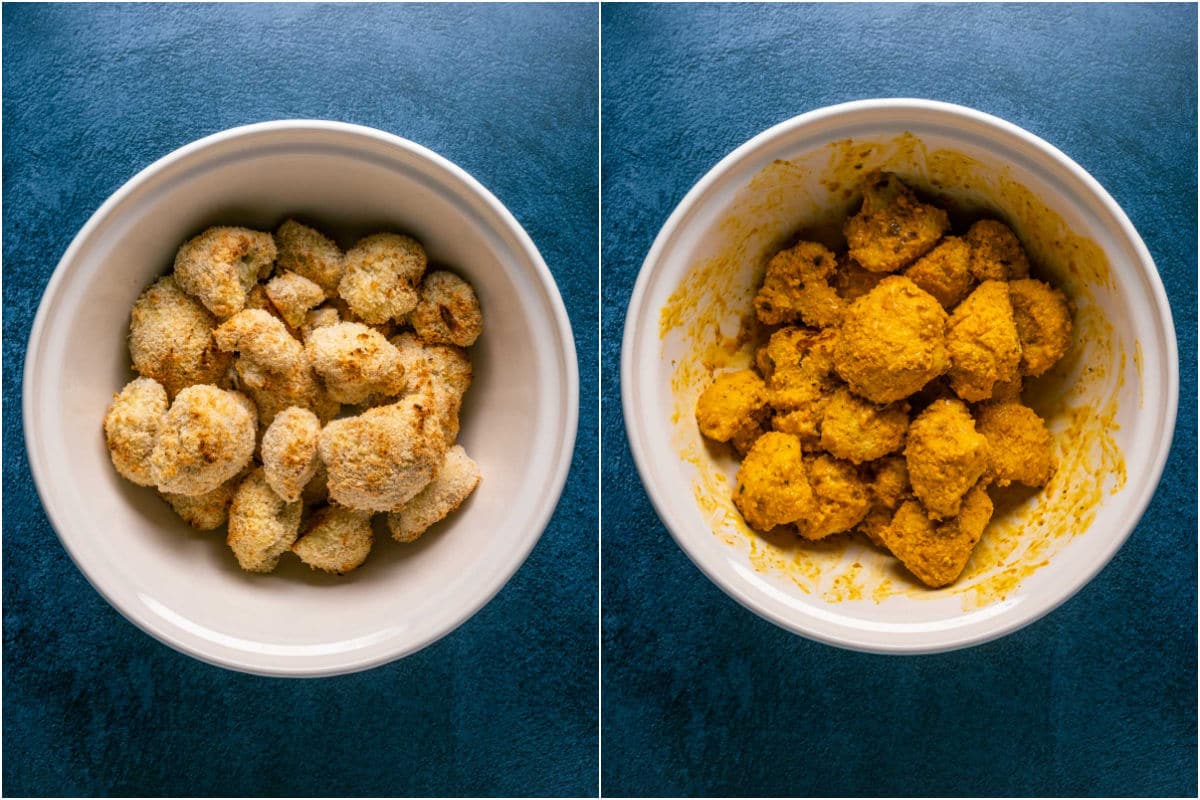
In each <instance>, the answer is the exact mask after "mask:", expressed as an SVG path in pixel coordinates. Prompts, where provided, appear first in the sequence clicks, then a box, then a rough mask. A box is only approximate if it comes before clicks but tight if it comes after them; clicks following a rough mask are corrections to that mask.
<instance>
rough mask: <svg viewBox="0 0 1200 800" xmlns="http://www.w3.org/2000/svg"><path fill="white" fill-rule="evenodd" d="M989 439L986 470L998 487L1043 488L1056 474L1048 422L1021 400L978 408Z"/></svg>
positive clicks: (981, 422)
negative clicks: (1020, 485)
mask: <svg viewBox="0 0 1200 800" xmlns="http://www.w3.org/2000/svg"><path fill="white" fill-rule="evenodd" d="M975 413H976V418H977V420H978V428H979V432H980V433H981V434H983V437H984V438H985V439H987V442H988V468H987V472H986V473H985V474H986V475H987V476H988V477H989V478H990V479H992V480H993V481H995V483H996V485H997V486H1008V485H1009V484H1010V483H1012V482H1013V481H1016V482H1017V483H1023V484H1025V485H1026V486H1032V487H1035V488H1036V487H1041V486H1045V485H1046V483H1047V482H1049V480H1050V478H1051V477H1052V476H1053V475H1054V468H1055V464H1054V449H1053V443H1054V440H1053V438H1052V437H1051V436H1050V431H1049V430H1047V428H1046V423H1045V421H1044V420H1043V419H1042V418H1041V417H1039V416H1038V415H1037V412H1036V411H1034V410H1033V409H1032V408H1030V407H1028V406H1026V405H1022V404H1021V403H1020V402H1013V401H1009V402H1001V403H984V404H982V405H980V406H979V407H978V408H976V410H975Z"/></svg>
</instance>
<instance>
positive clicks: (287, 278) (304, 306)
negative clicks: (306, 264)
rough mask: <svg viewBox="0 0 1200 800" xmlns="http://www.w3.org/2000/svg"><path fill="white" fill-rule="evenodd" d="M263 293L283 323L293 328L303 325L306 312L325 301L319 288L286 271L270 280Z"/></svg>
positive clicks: (303, 278)
mask: <svg viewBox="0 0 1200 800" xmlns="http://www.w3.org/2000/svg"><path fill="white" fill-rule="evenodd" d="M263 291H265V292H266V294H267V298H268V299H269V300H270V301H271V305H273V306H275V310H276V311H278V312H279V315H280V316H281V317H283V321H284V322H286V323H287V324H288V325H290V326H291V327H293V328H299V327H300V326H301V325H303V324H304V317H305V315H306V314H307V313H308V310H309V309H310V308H312V307H314V306H317V305H320V303H321V301H322V300H324V299H325V292H324V291H323V290H322V289H321V287H320V286H318V285H317V284H315V283H313V282H312V281H310V280H309V279H308V278H305V277H303V276H301V275H297V274H296V273H294V272H288V271H286V270H285V271H284V272H282V273H280V274H279V275H276V276H275V277H274V278H271V280H269V281H268V282H267V285H266V288H265V289H264V290H263Z"/></svg>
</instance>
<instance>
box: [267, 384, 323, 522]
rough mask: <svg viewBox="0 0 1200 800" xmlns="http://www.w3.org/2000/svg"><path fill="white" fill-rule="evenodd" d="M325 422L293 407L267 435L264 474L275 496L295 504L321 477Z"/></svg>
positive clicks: (285, 410)
mask: <svg viewBox="0 0 1200 800" xmlns="http://www.w3.org/2000/svg"><path fill="white" fill-rule="evenodd" d="M320 437H321V421H320V420H319V419H317V415H316V414H314V413H313V412H311V411H309V410H308V409H307V408H298V407H296V406H292V407H290V408H287V409H284V410H283V411H280V412H279V413H278V414H276V415H275V419H274V420H273V421H272V422H271V425H270V426H269V427H268V428H267V430H266V432H265V433H263V437H262V447H261V450H260V453H261V457H262V465H263V473H264V475H265V476H266V479H267V483H268V484H270V486H271V488H272V489H274V490H275V494H277V495H279V496H280V497H282V498H283V499H284V500H286V501H287V502H289V503H291V502H294V501H296V500H299V499H300V495H301V493H302V492H303V491H304V487H305V486H307V485H308V482H309V481H311V480H312V478H313V476H314V475H316V473H317V463H318V459H317V442H318V440H319V439H320Z"/></svg>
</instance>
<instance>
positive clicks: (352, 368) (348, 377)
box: [304, 322, 404, 405]
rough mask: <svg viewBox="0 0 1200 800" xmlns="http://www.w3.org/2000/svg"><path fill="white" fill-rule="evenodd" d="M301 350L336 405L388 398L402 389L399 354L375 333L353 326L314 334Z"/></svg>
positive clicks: (339, 325) (328, 328) (343, 324)
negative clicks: (376, 396) (378, 396)
mask: <svg viewBox="0 0 1200 800" xmlns="http://www.w3.org/2000/svg"><path fill="white" fill-rule="evenodd" d="M304 349H305V351H306V353H307V354H308V359H309V361H310V362H311V363H312V366H313V370H314V371H315V372H316V373H317V375H318V376H320V378H321V380H322V381H323V382H324V384H325V389H326V390H327V391H328V392H329V395H330V397H332V398H333V399H334V400H337V401H338V402H340V403H349V404H352V405H353V404H358V403H363V402H366V401H367V399H368V398H370V397H371V395H373V394H377V395H382V396H384V397H391V396H394V395H397V394H399V393H400V391H401V390H402V389H403V388H404V366H403V364H402V363H401V359H400V353H399V352H397V350H396V348H395V347H394V346H392V344H391V343H390V342H389V341H388V340H387V339H386V338H384V337H383V336H382V335H381V334H379V333H378V332H376V331H374V330H372V329H371V328H368V327H367V326H366V325H362V324H360V323H357V322H339V323H337V324H336V325H327V326H325V327H322V328H318V329H316V330H314V331H313V332H312V333H311V334H310V335H309V337H308V341H307V342H306V343H305V346H304Z"/></svg>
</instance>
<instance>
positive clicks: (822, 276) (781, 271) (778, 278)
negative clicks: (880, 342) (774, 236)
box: [754, 242, 846, 328]
mask: <svg viewBox="0 0 1200 800" xmlns="http://www.w3.org/2000/svg"><path fill="white" fill-rule="evenodd" d="M836 269H837V257H836V256H834V254H833V253H832V252H831V251H830V250H829V249H828V248H826V247H825V246H824V245H822V244H818V243H817V242H799V243H798V244H796V245H795V246H794V247H790V248H788V249H787V250H782V251H780V252H778V253H776V254H775V255H774V256H773V257H772V258H771V260H770V261H769V262H768V263H767V274H766V277H765V278H764V279H763V285H762V288H760V289H759V290H758V294H757V295H755V297H754V312H755V314H757V315H758V319H759V321H760V322H762V323H763V324H764V325H782V324H790V323H795V322H803V323H804V324H805V325H811V326H813V327H817V328H824V327H827V326H829V325H837V324H838V323H839V322H841V321H842V315H843V314H844V313H845V311H846V301H845V300H843V299H842V298H841V297H840V296H839V295H838V293H837V291H836V290H835V289H834V288H833V287H832V286H830V284H829V281H830V278H831V277H832V276H833V274H834V272H835V270H836Z"/></svg>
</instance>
